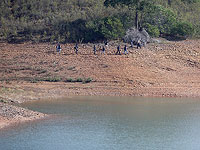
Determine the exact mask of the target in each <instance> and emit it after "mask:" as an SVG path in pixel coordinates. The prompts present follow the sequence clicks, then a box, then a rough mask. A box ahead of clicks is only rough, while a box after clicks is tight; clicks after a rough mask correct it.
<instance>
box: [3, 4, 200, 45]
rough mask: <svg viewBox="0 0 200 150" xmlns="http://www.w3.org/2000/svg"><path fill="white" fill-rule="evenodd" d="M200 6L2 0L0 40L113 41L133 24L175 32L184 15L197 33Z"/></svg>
mask: <svg viewBox="0 0 200 150" xmlns="http://www.w3.org/2000/svg"><path fill="white" fill-rule="evenodd" d="M199 8H200V0H171V4H170V5H168V4H167V1H166V0H151V1H149V0H98V1H97V0H62V1H61V0H1V1H0V41H7V42H12V43H19V42H26V41H33V42H55V41H60V42H62V43H66V42H93V41H98V40H105V39H110V40H112V39H118V38H121V37H122V36H123V34H124V32H125V31H126V30H127V29H128V28H130V27H131V26H133V25H137V24H139V25H140V26H145V25H147V24H149V25H148V28H149V32H151V31H152V33H150V34H152V35H153V36H157V33H158V32H157V29H159V32H160V33H161V35H162V34H172V33H174V34H175V32H174V31H173V32H171V29H172V28H173V30H175V25H176V26H177V22H180V21H182V20H184V21H186V22H188V23H191V24H192V26H193V27H194V28H195V29H194V30H195V32H194V33H195V34H193V35H195V36H196V37H198V36H199V26H200V22H199V18H200V9H199ZM136 18H137V19H136ZM136 20H137V21H138V23H137V21H136ZM179 26H180V25H179ZM182 26H183V24H182ZM156 28H157V29H156ZM180 32H182V31H180ZM176 34H177V33H176ZM180 34H183V33H180Z"/></svg>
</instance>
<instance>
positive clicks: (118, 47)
mask: <svg viewBox="0 0 200 150" xmlns="http://www.w3.org/2000/svg"><path fill="white" fill-rule="evenodd" d="M118 54H119V55H121V53H120V45H118V46H117V52H116V55H118Z"/></svg>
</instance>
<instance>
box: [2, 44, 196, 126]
mask: <svg viewBox="0 0 200 150" xmlns="http://www.w3.org/2000/svg"><path fill="white" fill-rule="evenodd" d="M116 45H117V43H111V46H109V49H107V50H106V53H107V54H106V55H103V54H101V53H100V51H97V55H93V51H92V50H93V45H92V44H87V45H79V54H78V55H75V54H74V51H73V46H74V45H73V44H65V45H61V47H62V52H61V54H58V53H56V51H55V45H51V44H30V43H24V44H7V43H0V99H1V102H0V107H1V108H3V109H0V112H1V113H0V126H5V125H7V124H9V122H15V121H20V120H29V119H30V120H33V119H37V118H42V117H44V114H40V113H35V112H32V111H29V110H26V109H23V108H18V107H15V106H12V105H11V104H12V103H22V102H25V101H29V100H39V99H47V98H48V99H49V98H50V99H54V98H60V97H69V96H74V95H102V96H103V95H106V96H153V97H200V79H199V76H200V40H185V41H179V42H171V41H161V43H159V44H158V43H155V44H149V45H148V46H147V47H146V48H142V49H139V50H138V49H136V48H129V49H128V50H129V54H128V55H124V54H122V55H115V52H116ZM122 46H123V45H122ZM87 79H89V80H88V81H89V82H88V83H86V82H85V81H86V80H87ZM91 79H92V82H90V81H91ZM5 103H6V104H5ZM26 112H27V113H28V114H26ZM18 113H19V114H20V115H19V116H18V115H17V114H18ZM23 113H25V114H23ZM9 114H12V115H11V116H12V117H9ZM11 120H14V121H11Z"/></svg>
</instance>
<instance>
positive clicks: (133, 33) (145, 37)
mask: <svg viewBox="0 0 200 150" xmlns="http://www.w3.org/2000/svg"><path fill="white" fill-rule="evenodd" d="M123 39H124V42H126V43H131V42H133V44H135V45H136V44H137V42H138V40H141V43H142V46H145V45H146V43H149V42H150V39H151V38H150V36H149V34H148V33H147V31H146V30H145V29H141V30H137V29H135V28H130V29H128V30H127V31H126V35H125V36H124V38H123Z"/></svg>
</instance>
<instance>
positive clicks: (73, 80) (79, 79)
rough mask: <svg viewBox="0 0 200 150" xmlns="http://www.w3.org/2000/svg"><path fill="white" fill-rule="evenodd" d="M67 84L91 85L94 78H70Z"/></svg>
mask: <svg viewBox="0 0 200 150" xmlns="http://www.w3.org/2000/svg"><path fill="white" fill-rule="evenodd" d="M65 82H73V83H75V82H82V83H90V82H92V78H86V79H82V78H76V79H72V78H68V79H66V80H65Z"/></svg>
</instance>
